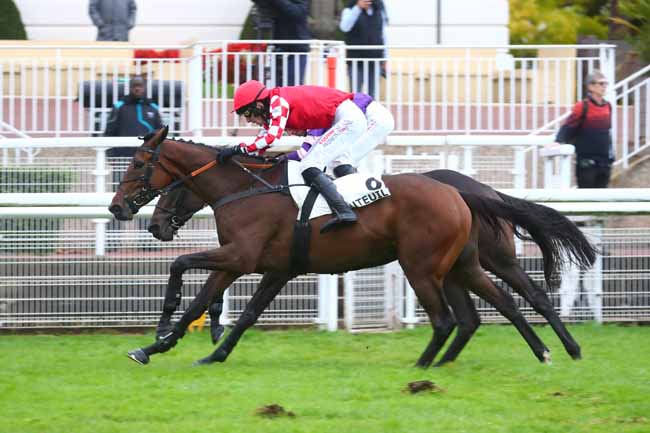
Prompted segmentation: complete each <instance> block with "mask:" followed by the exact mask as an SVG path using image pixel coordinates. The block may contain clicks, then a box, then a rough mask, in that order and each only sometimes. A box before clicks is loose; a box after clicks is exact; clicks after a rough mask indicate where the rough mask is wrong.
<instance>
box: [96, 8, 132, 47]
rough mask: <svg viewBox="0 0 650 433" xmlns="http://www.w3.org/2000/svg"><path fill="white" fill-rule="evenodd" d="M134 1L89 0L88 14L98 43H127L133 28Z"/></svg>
mask: <svg viewBox="0 0 650 433" xmlns="http://www.w3.org/2000/svg"><path fill="white" fill-rule="evenodd" d="M136 9H137V6H136V4H135V0H90V4H89V5H88V14H89V15H90V19H91V20H92V21H93V24H94V25H95V27H97V40H98V41H128V40H129V30H131V29H132V28H133V26H135V12H136Z"/></svg>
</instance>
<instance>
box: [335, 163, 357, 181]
mask: <svg viewBox="0 0 650 433" xmlns="http://www.w3.org/2000/svg"><path fill="white" fill-rule="evenodd" d="M333 171H334V176H336V177H337V178H338V177H343V176H347V175H348V174H354V173H356V172H357V169H356V168H354V167H352V166H351V165H350V164H342V165H339V166H338V167H335V168H334V170H333Z"/></svg>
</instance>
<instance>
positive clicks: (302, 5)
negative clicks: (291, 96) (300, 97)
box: [253, 0, 312, 86]
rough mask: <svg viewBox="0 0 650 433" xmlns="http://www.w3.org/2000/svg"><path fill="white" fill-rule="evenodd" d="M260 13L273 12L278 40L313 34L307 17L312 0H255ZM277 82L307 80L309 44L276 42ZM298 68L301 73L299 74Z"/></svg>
mask: <svg viewBox="0 0 650 433" xmlns="http://www.w3.org/2000/svg"><path fill="white" fill-rule="evenodd" d="M253 1H254V2H255V3H256V4H257V7H258V9H259V12H260V13H261V14H266V15H271V16H272V21H273V30H272V35H273V39H277V40H308V39H311V38H312V35H311V32H310V31H309V26H308V25H307V17H308V16H309V8H310V1H311V0H253ZM275 52H276V53H278V55H277V57H276V63H275V65H276V69H275V70H276V83H277V85H282V86H296V85H299V84H303V83H304V82H305V69H306V67H307V56H308V55H309V44H276V46H275ZM280 53H290V54H289V55H287V56H286V68H287V71H286V74H287V81H286V83H284V82H283V81H282V78H283V75H284V74H283V69H282V68H283V66H284V59H283V57H284V56H282V55H280ZM296 68H297V69H298V71H297V72H298V76H297V77H296Z"/></svg>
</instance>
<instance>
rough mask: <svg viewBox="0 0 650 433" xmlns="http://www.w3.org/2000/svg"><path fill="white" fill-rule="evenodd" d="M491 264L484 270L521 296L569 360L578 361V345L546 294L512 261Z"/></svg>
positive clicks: (579, 353) (579, 355) (579, 354)
mask: <svg viewBox="0 0 650 433" xmlns="http://www.w3.org/2000/svg"><path fill="white" fill-rule="evenodd" d="M491 262H492V261H491V260H490V263H489V264H488V263H486V264H485V265H486V268H488V269H489V270H490V271H492V272H494V274H495V275H497V276H498V277H499V278H501V279H502V280H503V281H505V282H506V283H508V284H509V285H510V286H511V287H512V288H513V289H514V290H515V291H516V292H517V293H519V294H520V295H521V296H523V297H524V299H526V301H527V302H528V303H529V304H530V305H531V306H532V307H533V309H535V311H537V313H539V314H540V315H541V316H543V317H544V318H545V319H546V320H547V321H548V323H549V324H550V325H551V327H552V328H553V330H554V331H555V333H556V334H557V336H558V338H559V339H560V341H561V342H562V344H563V345H564V348H565V350H566V351H567V353H568V354H569V355H570V356H571V358H573V359H580V357H581V351H580V345H579V344H578V343H577V342H576V341H575V340H574V339H573V337H572V336H571V334H570V333H569V331H568V330H567V329H566V327H565V326H564V323H562V320H561V319H560V317H559V316H558V314H557V312H556V311H555V308H554V307H553V304H552V303H551V300H550V299H549V297H548V295H547V293H546V292H545V291H544V290H543V289H542V288H541V287H539V286H538V285H537V284H535V282H534V281H533V280H532V279H531V278H530V276H528V274H526V272H524V270H523V269H521V267H520V266H519V263H517V262H516V261H515V262H514V263H513V262H512V261H508V263H502V262H499V263H491Z"/></svg>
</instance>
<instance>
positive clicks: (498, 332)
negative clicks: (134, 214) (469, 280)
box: [0, 325, 650, 433]
mask: <svg viewBox="0 0 650 433" xmlns="http://www.w3.org/2000/svg"><path fill="white" fill-rule="evenodd" d="M535 329H536V330H537V331H538V333H539V334H540V336H541V337H542V338H543V339H544V341H545V342H546V343H547V345H548V346H549V347H550V348H551V350H552V352H553V364H552V365H550V366H549V365H542V364H540V363H538V362H537V361H536V359H535V358H534V357H533V355H532V353H531V352H530V351H529V350H528V347H527V346H526V345H525V343H524V342H523V340H522V339H521V338H520V337H519V336H518V334H517V333H516V331H515V330H514V328H512V327H510V326H484V327H482V328H481V329H480V330H479V332H478V334H477V335H476V336H475V338H474V339H473V340H472V341H471V342H470V344H469V345H468V347H467V349H466V350H465V352H463V354H462V355H461V356H460V358H459V360H458V361H457V362H455V363H454V364H452V365H449V366H446V367H443V368H438V369H428V370H421V369H417V368H414V367H413V366H412V365H413V363H414V361H415V360H416V359H417V357H418V356H419V354H420V352H421V350H422V349H423V348H424V346H425V344H426V343H427V341H428V339H429V337H430V330H429V329H428V328H425V327H423V328H419V329H416V330H413V331H401V332H395V333H387V334H356V335H353V334H348V333H345V332H337V333H325V332H317V331H313V330H291V331H260V330H252V331H250V332H249V333H247V334H246V335H245V336H244V338H243V339H242V341H241V342H240V345H239V346H238V347H237V349H236V350H235V352H234V353H233V355H232V356H231V357H230V359H229V360H228V361H227V362H226V363H225V364H217V365H213V366H209V367H191V366H190V365H191V362H192V361H194V360H196V359H198V358H200V357H203V356H205V355H206V354H208V353H209V352H210V351H211V350H212V346H211V345H210V343H209V338H208V335H207V334H206V333H195V334H189V335H187V336H186V337H185V338H184V339H183V340H181V342H180V343H179V345H178V346H176V348H175V349H174V350H172V351H171V352H169V353H167V354H164V355H157V356H154V357H153V358H152V362H151V364H149V365H147V366H140V365H137V364H136V363H134V362H132V361H130V360H128V359H127V358H126V357H125V353H126V351H127V350H129V349H133V348H135V347H138V346H142V345H145V344H148V343H149V342H150V341H152V338H153V334H147V335H107V334H86V335H66V336H49V335H31V336H24V335H2V336H0V368H1V370H0V419H1V421H0V432H1V433H21V432H34V433H45V432H56V433H68V432H73V433H84V432H92V433H103V432H107V433H108V432H111V433H114V432H137V433H142V432H156V433H159V432H160V433H163V432H173V433H179V432H182V433H190V432H223V433H233V432H242V433H244V432H245V433H251V432H264V433H273V432H278V433H290V432H336V433H347V432H350V433H357V432H364V433H365V432H368V433H370V432H373V433H374V432H391V433H395V432H408V433H418V432H427V433H428V432H445V433H449V432H471V433H487V432H512V433H525V432H544V433H549V432H551V433H552V432H558V433H567V432H589V433H595V432H607V433H609V432H616V433H620V432H648V431H650V363H649V362H648V361H650V344H648V343H649V342H650V327H636V326H630V327H622V326H596V325H581V326H573V327H571V328H570V330H571V332H572V333H573V335H574V336H575V338H576V339H577V340H578V341H579V342H580V343H581V345H582V349H583V355H584V359H583V360H581V361H572V360H570V358H569V357H568V355H566V353H565V352H564V351H563V349H562V347H561V345H560V343H559V341H558V339H557V338H556V337H555V335H554V334H553V333H552V331H551V329H550V328H548V327H536V328H535ZM425 379H428V380H431V381H433V382H435V383H436V384H437V385H438V386H440V387H441V388H443V389H444V392H438V393H426V394H416V395H411V394H407V393H404V392H402V390H403V388H404V387H405V386H406V385H407V383H408V382H410V381H414V380H425ZM271 403H277V404H280V405H282V406H283V407H284V408H285V409H287V410H290V411H293V412H294V413H295V414H296V416H295V417H294V418H288V417H282V418H275V419H266V418H261V417H259V416H257V415H255V410H256V409H257V408H258V407H260V406H262V405H266V404H271Z"/></svg>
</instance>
